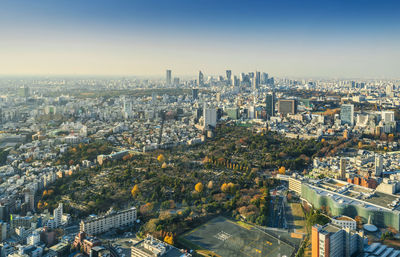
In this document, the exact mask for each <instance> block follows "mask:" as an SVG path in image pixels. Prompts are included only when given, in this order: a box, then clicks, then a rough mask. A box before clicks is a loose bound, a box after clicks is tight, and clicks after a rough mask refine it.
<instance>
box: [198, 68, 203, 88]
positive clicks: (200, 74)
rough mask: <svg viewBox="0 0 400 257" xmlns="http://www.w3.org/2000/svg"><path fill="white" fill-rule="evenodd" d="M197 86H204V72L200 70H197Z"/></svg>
mask: <svg viewBox="0 0 400 257" xmlns="http://www.w3.org/2000/svg"><path fill="white" fill-rule="evenodd" d="M199 86H200V87H202V86H204V74H203V72H201V71H199Z"/></svg>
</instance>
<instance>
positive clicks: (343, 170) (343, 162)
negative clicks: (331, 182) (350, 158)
mask: <svg viewBox="0 0 400 257" xmlns="http://www.w3.org/2000/svg"><path fill="white" fill-rule="evenodd" d="M346 165H347V159H345V158H340V165H339V168H340V178H341V179H344V178H345V177H346Z"/></svg>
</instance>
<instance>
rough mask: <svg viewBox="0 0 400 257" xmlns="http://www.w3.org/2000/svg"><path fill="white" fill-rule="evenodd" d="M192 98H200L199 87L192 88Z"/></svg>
mask: <svg viewBox="0 0 400 257" xmlns="http://www.w3.org/2000/svg"><path fill="white" fill-rule="evenodd" d="M192 98H193V100H197V99H199V89H198V88H193V89H192Z"/></svg>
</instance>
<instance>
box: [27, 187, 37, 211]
mask: <svg viewBox="0 0 400 257" xmlns="http://www.w3.org/2000/svg"><path fill="white" fill-rule="evenodd" d="M25 202H26V203H27V207H28V208H29V210H31V211H34V210H35V192H34V191H33V189H29V190H27V191H26V192H25Z"/></svg>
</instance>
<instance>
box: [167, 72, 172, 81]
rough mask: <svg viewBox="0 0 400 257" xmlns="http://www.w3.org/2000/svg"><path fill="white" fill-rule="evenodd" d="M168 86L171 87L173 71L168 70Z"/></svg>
mask: <svg viewBox="0 0 400 257" xmlns="http://www.w3.org/2000/svg"><path fill="white" fill-rule="evenodd" d="M166 82H167V85H171V83H172V71H171V70H167V78H166Z"/></svg>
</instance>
